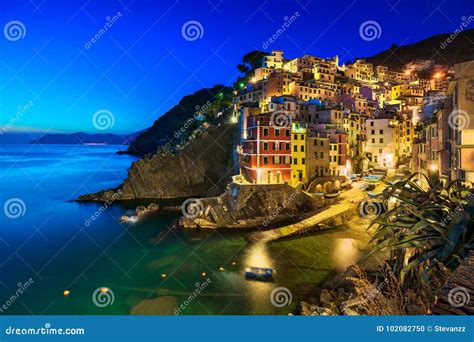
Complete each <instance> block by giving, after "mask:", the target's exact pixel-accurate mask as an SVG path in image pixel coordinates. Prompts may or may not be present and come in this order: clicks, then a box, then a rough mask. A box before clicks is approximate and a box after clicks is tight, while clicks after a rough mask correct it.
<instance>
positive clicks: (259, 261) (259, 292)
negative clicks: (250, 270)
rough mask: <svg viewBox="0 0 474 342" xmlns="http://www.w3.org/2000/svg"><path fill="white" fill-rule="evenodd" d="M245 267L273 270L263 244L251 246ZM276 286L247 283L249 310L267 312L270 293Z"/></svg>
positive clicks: (263, 283)
mask: <svg viewBox="0 0 474 342" xmlns="http://www.w3.org/2000/svg"><path fill="white" fill-rule="evenodd" d="M244 262H245V266H246V267H267V268H273V262H272V259H271V257H270V254H269V252H268V247H267V245H266V244H265V243H257V244H254V245H251V246H250V248H249V249H248V250H247V252H246V256H245V260H244ZM276 286H277V285H276V284H275V283H272V282H262V281H247V287H246V291H247V296H248V298H249V306H250V310H252V311H253V312H262V313H263V312H265V310H267V311H268V308H269V306H270V307H271V304H270V293H271V291H272V290H273V288H274V287H276Z"/></svg>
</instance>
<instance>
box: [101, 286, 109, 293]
mask: <svg viewBox="0 0 474 342" xmlns="http://www.w3.org/2000/svg"><path fill="white" fill-rule="evenodd" d="M100 292H101V293H107V292H109V288H107V287H101V288H100Z"/></svg>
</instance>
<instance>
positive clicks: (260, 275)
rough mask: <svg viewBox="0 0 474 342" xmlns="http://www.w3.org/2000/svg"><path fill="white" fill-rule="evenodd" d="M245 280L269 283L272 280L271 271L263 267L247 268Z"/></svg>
mask: <svg viewBox="0 0 474 342" xmlns="http://www.w3.org/2000/svg"><path fill="white" fill-rule="evenodd" d="M245 278H246V279H250V280H260V281H270V280H272V279H273V269H271V268H265V267H247V268H246V269H245Z"/></svg>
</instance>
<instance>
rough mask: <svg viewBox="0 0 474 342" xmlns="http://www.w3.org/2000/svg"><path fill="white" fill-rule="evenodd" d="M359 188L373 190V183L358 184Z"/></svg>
mask: <svg viewBox="0 0 474 342" xmlns="http://www.w3.org/2000/svg"><path fill="white" fill-rule="evenodd" d="M360 189H361V190H366V191H372V190H375V184H367V183H364V184H362V185H361V186H360Z"/></svg>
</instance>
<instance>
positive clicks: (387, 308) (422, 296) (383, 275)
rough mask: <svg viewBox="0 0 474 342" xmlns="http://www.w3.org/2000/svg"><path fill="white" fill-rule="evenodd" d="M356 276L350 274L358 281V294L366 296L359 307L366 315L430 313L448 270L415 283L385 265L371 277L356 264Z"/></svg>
mask: <svg viewBox="0 0 474 342" xmlns="http://www.w3.org/2000/svg"><path fill="white" fill-rule="evenodd" d="M355 271H356V274H357V276H356V277H350V278H348V279H349V280H350V281H351V282H352V283H353V284H354V291H355V294H356V295H357V296H358V297H359V298H360V299H362V301H361V303H360V304H359V306H358V307H357V308H356V311H358V312H359V313H361V314H366V315H426V314H429V313H430V308H431V307H432V305H433V303H434V300H435V295H436V293H437V292H438V290H439V288H440V287H441V286H442V284H443V283H444V281H445V280H446V279H447V272H446V270H444V269H439V270H438V271H437V272H436V275H435V276H434V277H433V279H436V281H432V282H430V283H429V284H424V283H423V282H415V283H412V284H413V285H412V286H409V285H402V284H401V283H400V281H399V280H398V279H397V277H396V276H395V274H394V273H393V272H392V270H391V269H390V268H389V267H388V266H387V265H385V266H384V267H382V268H381V269H380V271H379V272H377V273H376V274H374V275H373V277H372V278H373V279H369V277H368V276H367V274H366V273H365V272H364V271H362V270H361V269H360V268H358V267H356V268H355Z"/></svg>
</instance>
